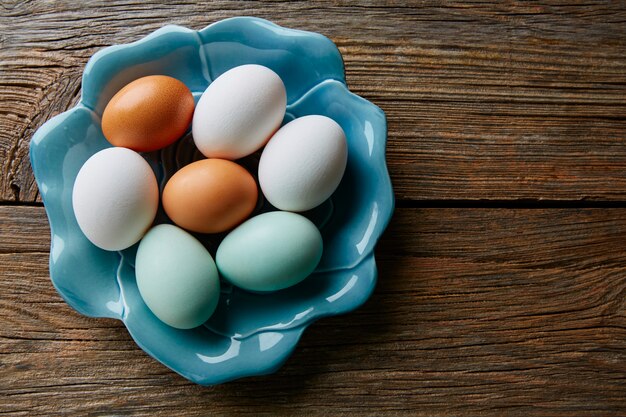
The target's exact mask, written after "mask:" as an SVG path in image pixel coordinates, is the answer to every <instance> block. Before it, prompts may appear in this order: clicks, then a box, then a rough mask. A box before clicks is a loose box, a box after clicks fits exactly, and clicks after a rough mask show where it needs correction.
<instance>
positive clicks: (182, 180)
mask: <svg viewBox="0 0 626 417" xmlns="http://www.w3.org/2000/svg"><path fill="white" fill-rule="evenodd" d="M257 197H258V190H257V186H256V182H255V180H254V178H253V177H252V175H250V173H249V172H248V171H246V169H245V168H243V167H242V166H240V165H238V164H237V163H235V162H232V161H228V160H225V159H204V160H200V161H196V162H193V163H191V164H189V165H186V166H185V167H183V168H182V169H181V170H179V171H178V172H176V173H175V174H174V175H173V176H172V178H170V180H169V181H168V182H167V184H166V185H165V188H164V189H163V198H162V201H163V208H164V209H165V212H166V213H167V215H168V216H169V217H170V219H172V221H173V222H174V223H176V224H177V225H178V226H180V227H182V228H184V229H187V230H191V231H194V232H199V233H218V232H224V231H226V230H229V229H231V228H233V227H235V226H237V225H238V224H239V223H241V222H242V221H243V220H244V219H245V218H246V217H248V216H249V215H250V214H251V213H252V211H253V210H254V207H255V206H256V202H257Z"/></svg>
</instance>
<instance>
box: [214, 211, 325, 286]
mask: <svg viewBox="0 0 626 417" xmlns="http://www.w3.org/2000/svg"><path fill="white" fill-rule="evenodd" d="M321 257H322V236H321V235H320V232H319V230H317V228H316V227H315V225H314V224H313V223H312V222H311V221H310V220H308V219H307V218H306V217H304V216H301V215H299V214H296V213H290V212H285V211H274V212H269V213H264V214H260V215H258V216H256V217H253V218H251V219H249V220H247V221H246V222H245V223H243V224H241V225H240V226H239V227H237V228H236V229H235V230H233V231H232V232H230V233H229V234H228V235H227V236H226V237H225V238H224V240H222V242H221V243H220V246H219V247H218V249H217V254H216V257H215V258H216V262H217V268H218V270H219V272H220V274H221V275H222V277H223V278H225V279H226V280H228V281H229V282H231V283H232V284H233V285H236V286H238V287H240V288H243V289H245V290H250V291H261V292H262V291H276V290H280V289H283V288H287V287H290V286H292V285H295V284H297V283H298V282H300V281H302V280H303V279H305V278H306V277H307V276H309V275H310V274H311V273H312V272H313V270H314V269H315V267H316V266H317V264H318V263H319V261H320V259H321Z"/></svg>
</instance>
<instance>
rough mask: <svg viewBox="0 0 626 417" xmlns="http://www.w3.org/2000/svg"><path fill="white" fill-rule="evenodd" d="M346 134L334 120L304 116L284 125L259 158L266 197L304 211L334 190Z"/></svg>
mask: <svg viewBox="0 0 626 417" xmlns="http://www.w3.org/2000/svg"><path fill="white" fill-rule="evenodd" d="M347 159H348V148H347V144H346V135H345V133H344V131H343V129H342V128H341V126H339V125H338V124H337V122H335V121H334V120H332V119H330V118H328V117H325V116H316V115H314V116H304V117H300V118H297V119H295V120H293V121H291V122H289V123H287V124H286V125H285V126H283V127H282V128H281V129H280V130H279V131H278V132H276V134H275V135H274V136H272V138H271V139H270V141H269V142H268V144H267V146H266V147H265V149H264V150H263V154H262V155H261V160H260V162H259V184H260V186H261V190H262V191H263V194H264V195H265V197H266V198H267V200H268V201H269V202H270V203H272V205H274V206H275V207H277V208H279V209H281V210H288V211H305V210H309V209H312V208H313V207H315V206H318V205H319V204H321V203H322V202H323V201H324V200H326V199H327V198H328V197H330V195H331V194H332V193H333V192H334V191H335V189H336V188H337V186H338V185H339V183H340V182H341V178H342V177H343V173H344V171H345V169H346V163H347Z"/></svg>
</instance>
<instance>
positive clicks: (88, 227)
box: [72, 148, 159, 251]
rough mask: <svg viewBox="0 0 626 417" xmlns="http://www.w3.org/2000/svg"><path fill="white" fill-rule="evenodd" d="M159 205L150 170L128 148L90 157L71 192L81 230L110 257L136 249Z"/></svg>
mask: <svg viewBox="0 0 626 417" xmlns="http://www.w3.org/2000/svg"><path fill="white" fill-rule="evenodd" d="M158 205H159V188H158V185H157V180H156V178H155V176H154V173H153V171H152V168H150V165H148V163H147V162H146V161H145V160H144V159H143V158H142V157H141V155H139V154H138V153H137V152H134V151H132V150H130V149H126V148H108V149H104V150H102V151H100V152H97V153H96V154H94V155H93V156H91V158H89V159H88V160H87V161H86V162H85V164H84V165H83V166H82V168H81V169H80V171H79V172H78V175H77V176H76V181H75V182H74V188H73V190H72V206H73V209H74V214H75V216H76V221H77V222H78V226H79V227H80V229H81V230H82V232H83V233H84V234H85V236H86V237H87V239H89V240H90V241H91V242H92V243H93V244H94V245H96V246H98V247H99V248H102V249H105V250H110V251H115V250H122V249H125V248H127V247H129V246H132V245H134V244H135V243H137V242H138V241H139V239H141V237H142V236H143V235H144V233H145V232H146V231H147V230H148V228H149V227H150V225H151V224H152V221H153V220H154V216H155V215H156V212H157V207H158Z"/></svg>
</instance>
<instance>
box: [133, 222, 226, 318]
mask: <svg viewBox="0 0 626 417" xmlns="http://www.w3.org/2000/svg"><path fill="white" fill-rule="evenodd" d="M135 275H136V276H137V287H138V288H139V292H140V294H141V297H142V298H143V300H144V301H145V303H146V305H147V306H148V308H150V310H151V311H152V312H153V313H154V315H155V316H157V317H158V318H159V319H160V320H161V321H163V322H164V323H166V324H169V325H170V326H172V327H176V328H178V329H191V328H193V327H197V326H199V325H201V324H202V323H204V322H205V321H207V320H208V318H209V317H211V314H213V311H215V307H216V306H217V301H218V299H219V295H220V282H219V278H218V273H217V268H216V266H215V262H214V261H213V258H212V257H211V254H210V253H209V252H208V251H207V250H206V249H205V248H204V246H202V244H201V243H200V242H199V241H198V240H197V239H196V238H194V237H193V236H192V235H190V234H189V233H187V232H185V231H184V230H183V229H181V228H179V227H176V226H173V225H170V224H160V225H158V226H155V227H153V228H152V229H150V231H149V232H148V233H147V234H146V235H145V236H144V237H143V239H142V240H141V243H140V244H139V249H138V250H137V258H136V260H135Z"/></svg>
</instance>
